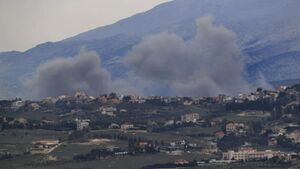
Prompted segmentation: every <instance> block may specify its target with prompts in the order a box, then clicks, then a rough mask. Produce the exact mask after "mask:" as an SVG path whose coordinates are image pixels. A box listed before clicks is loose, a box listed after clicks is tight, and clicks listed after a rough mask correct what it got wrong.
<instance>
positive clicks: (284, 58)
mask: <svg viewBox="0 0 300 169" xmlns="http://www.w3.org/2000/svg"><path fill="white" fill-rule="evenodd" d="M299 6H300V2H299V1H296V0H284V1H283V0H240V1H237V0H215V1H211V0H174V1H172V2H168V3H165V4H162V5H159V6H157V7H155V8H153V9H152V10H150V11H147V12H145V13H141V14H137V15H135V16H132V17H130V18H127V19H124V20H121V21H119V22H117V23H115V24H113V25H108V26H104V27H100V28H96V29H94V30H91V31H88V32H85V33H82V34H79V35H77V36H74V37H71V38H68V39H65V40H63V41H60V42H54V43H52V42H48V43H44V44H41V45H38V46H36V47H34V48H32V49H30V50H27V51H25V52H5V53H0V65H1V66H0V79H1V82H0V97H3V98H4V97H15V96H17V94H18V92H19V91H20V89H21V86H22V81H24V79H26V78H27V77H29V76H31V75H32V73H33V72H34V71H35V70H36V68H37V67H38V65H40V64H41V63H44V62H46V61H48V60H51V59H54V58H58V57H70V56H74V55H76V54H77V53H78V51H79V50H80V48H81V47H82V46H84V47H85V48H86V49H87V50H93V51H96V52H97V53H98V54H99V55H100V56H101V59H102V64H103V65H104V67H106V68H107V69H108V70H109V71H111V72H112V75H113V78H116V77H122V76H124V72H126V71H124V69H125V68H124V66H123V65H122V63H121V62H120V59H121V58H122V56H125V55H126V54H127V53H128V52H129V51H130V50H131V48H132V47H133V46H134V45H136V44H137V43H139V42H140V41H141V39H142V38H143V37H144V36H146V35H150V34H155V33H159V32H171V33H176V34H177V35H179V36H180V37H182V38H183V39H191V38H192V37H194V35H195V33H196V24H195V20H197V19H198V18H199V17H202V16H207V15H209V16H213V17H214V18H215V21H216V23H218V24H222V25H224V26H225V27H226V28H228V29H230V30H232V31H233V32H235V33H236V34H237V37H238V43H239V47H240V48H241V49H242V51H243V53H244V54H245V55H246V56H247V59H246V62H247V73H248V79H249V80H250V81H252V80H254V79H256V78H258V77H259V76H260V74H262V75H263V76H264V77H265V78H266V79H267V81H269V82H272V81H289V82H290V81H293V80H296V79H300V66H299V65H300V12H299V9H298V8H299ZM286 11H288V12H286Z"/></svg>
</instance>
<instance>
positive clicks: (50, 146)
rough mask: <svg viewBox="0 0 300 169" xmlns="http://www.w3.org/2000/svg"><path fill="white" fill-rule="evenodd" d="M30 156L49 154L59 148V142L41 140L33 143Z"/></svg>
mask: <svg viewBox="0 0 300 169" xmlns="http://www.w3.org/2000/svg"><path fill="white" fill-rule="evenodd" d="M32 144H33V146H32V147H31V148H30V154H48V153H51V152H52V151H53V150H54V149H55V148H57V147H58V146H59V141H58V140H40V141H34V142H32Z"/></svg>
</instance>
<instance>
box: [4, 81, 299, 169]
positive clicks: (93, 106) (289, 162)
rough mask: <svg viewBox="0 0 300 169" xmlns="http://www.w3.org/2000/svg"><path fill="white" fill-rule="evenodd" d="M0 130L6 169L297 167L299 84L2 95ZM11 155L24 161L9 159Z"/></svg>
mask: <svg viewBox="0 0 300 169" xmlns="http://www.w3.org/2000/svg"><path fill="white" fill-rule="evenodd" d="M0 129H1V131H0V160H1V161H0V162H1V163H2V164H6V165H8V166H10V167H11V168H14V167H15V168H18V167H20V166H23V165H25V166H30V167H32V168H39V167H41V166H46V167H54V168H55V167H57V166H58V167H63V166H64V165H71V164H73V163H78V166H76V167H79V168H80V164H82V163H88V162H92V161H96V162H99V163H100V164H102V163H107V162H108V161H114V160H122V159H124V160H125V159H129V158H133V159H135V158H143V157H145V158H146V157H148V156H153V157H158V158H157V161H155V160H154V161H153V160H152V161H151V162H149V161H145V162H142V160H141V164H140V166H139V167H140V168H144V169H147V168H149V169H150V168H176V167H183V168H189V167H201V166H202V167H203V166H209V167H212V168H213V167H216V166H218V165H220V164H222V165H229V166H230V165H238V166H244V167H247V165H250V166H251V165H256V166H258V167H259V166H269V167H271V168H272V167H273V168H287V167H296V166H300V164H299V162H298V161H299V158H300V156H299V155H300V154H299V153H300V85H294V86H290V87H287V86H280V87H278V88H277V89H275V90H264V89H261V88H259V89H257V90H256V91H254V92H253V93H249V94H240V95H238V96H236V97H233V96H227V95H223V94H222V95H219V96H217V97H193V98H192V97H165V96H149V97H141V96H135V95H120V94H116V93H111V94H108V95H102V96H97V97H96V96H89V95H87V94H85V93H84V92H77V93H76V94H75V95H74V96H59V97H47V98H45V99H43V100H41V101H30V100H22V99H20V98H16V99H14V100H2V101H0ZM12 140H13V141H12ZM16 159H29V160H25V162H24V160H19V161H23V163H20V164H14V165H12V164H10V162H12V161H15V160H16ZM107 159H108V160H107ZM110 159H111V160H110ZM153 159H156V158H153ZM107 165H108V164H107ZM110 165H113V164H110ZM81 168H83V167H81ZM128 168H130V166H129V167H128ZM237 168H238V167H237Z"/></svg>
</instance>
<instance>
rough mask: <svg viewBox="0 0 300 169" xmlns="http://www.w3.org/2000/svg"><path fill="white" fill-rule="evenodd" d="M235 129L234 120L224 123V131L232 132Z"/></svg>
mask: <svg viewBox="0 0 300 169" xmlns="http://www.w3.org/2000/svg"><path fill="white" fill-rule="evenodd" d="M235 131H236V125H235V123H234V122H230V123H228V124H226V133H234V132H235Z"/></svg>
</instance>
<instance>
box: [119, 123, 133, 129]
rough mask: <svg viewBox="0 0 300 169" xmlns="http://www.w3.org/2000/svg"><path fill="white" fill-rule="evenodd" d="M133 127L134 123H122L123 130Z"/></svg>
mask: <svg viewBox="0 0 300 169" xmlns="http://www.w3.org/2000/svg"><path fill="white" fill-rule="evenodd" d="M133 128H134V125H133V124H129V123H124V124H122V125H121V130H122V131H126V130H130V129H133Z"/></svg>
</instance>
